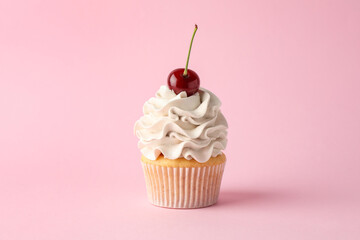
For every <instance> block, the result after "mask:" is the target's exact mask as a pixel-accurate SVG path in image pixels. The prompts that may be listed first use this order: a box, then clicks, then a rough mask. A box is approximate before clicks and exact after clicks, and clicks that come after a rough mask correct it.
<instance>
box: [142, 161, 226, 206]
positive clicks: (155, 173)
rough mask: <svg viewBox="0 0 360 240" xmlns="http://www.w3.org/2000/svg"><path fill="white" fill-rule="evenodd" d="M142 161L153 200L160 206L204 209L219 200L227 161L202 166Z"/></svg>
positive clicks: (148, 192)
mask: <svg viewBox="0 0 360 240" xmlns="http://www.w3.org/2000/svg"><path fill="white" fill-rule="evenodd" d="M141 164H142V167H143V170H144V174H145V181H146V189H147V194H148V198H149V201H150V202H151V203H152V204H154V205H156V206H159V207H167V208H201V207H207V206H210V205H213V204H215V203H216V201H217V199H218V196H219V191H220V185H221V179H222V175H223V172H224V167H225V162H223V163H221V164H217V165H212V166H201V167H166V166H159V165H155V164H149V163H145V162H141Z"/></svg>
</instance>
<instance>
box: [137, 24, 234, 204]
mask: <svg viewBox="0 0 360 240" xmlns="http://www.w3.org/2000/svg"><path fill="white" fill-rule="evenodd" d="M196 30H197V26H195V31H194V33H193V37H192V40H193V38H194V35H195V33H196ZM192 40H191V44H192ZM191 44H190V49H191ZM189 54H190V51H189ZM188 59H189V57H188ZM220 106H221V102H220V100H219V99H218V98H217V97H216V96H215V95H214V94H213V93H212V92H210V91H209V90H206V89H205V88H200V79H199V76H198V75H197V74H196V73H195V72H194V71H192V70H190V69H188V61H187V64H186V67H185V69H181V68H179V69H175V70H174V71H172V72H171V73H170V75H169V77H168V85H167V86H166V85H163V86H161V87H160V89H159V90H158V91H157V93H156V95H155V97H152V98H150V99H149V100H148V101H147V102H145V104H144V107H143V113H144V116H142V117H141V118H140V119H139V120H138V121H136V123H135V127H134V131H135V134H136V136H137V137H138V138H139V142H138V147H139V149H140V151H141V153H142V156H141V164H142V168H143V171H144V175H145V181H146V189H147V194H148V199H149V201H150V202H151V203H152V204H154V205H156V206H160V207H167V208H201V207H206V206H210V205H213V204H215V203H216V201H217V199H218V196H219V191H220V185H221V179H222V175H223V172H224V167H225V163H226V157H225V154H224V153H223V150H224V149H225V147H226V144H227V127H228V125H227V122H226V119H225V118H224V116H223V114H222V113H221V111H220Z"/></svg>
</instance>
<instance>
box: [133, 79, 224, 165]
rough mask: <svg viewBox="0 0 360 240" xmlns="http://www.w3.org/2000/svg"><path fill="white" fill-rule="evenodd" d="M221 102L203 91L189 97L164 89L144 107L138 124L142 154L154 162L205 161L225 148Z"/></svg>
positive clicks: (183, 93)
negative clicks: (168, 160)
mask: <svg viewBox="0 0 360 240" xmlns="http://www.w3.org/2000/svg"><path fill="white" fill-rule="evenodd" d="M220 106H221V102H220V100H219V99H218V98H217V97H216V96H215V95H214V94H213V93H212V92H210V91H208V90H206V89H204V88H200V89H199V91H198V92H197V93H196V94H194V95H192V96H189V97H187V95H186V92H181V93H179V94H177V95H176V94H175V93H174V92H173V91H172V90H170V89H169V88H168V87H167V86H165V85H164V86H161V87H160V89H159V90H158V91H157V93H156V96H155V97H152V98H150V99H149V100H148V101H147V102H145V104H144V108H143V112H144V116H142V117H141V118H140V119H139V120H138V121H136V123H135V128H134V131H135V134H136V136H137V137H138V138H139V139H140V140H139V143H138V147H139V148H140V150H141V153H142V154H143V155H144V156H145V157H147V158H148V159H151V160H156V159H157V157H158V156H159V155H160V154H163V155H164V157H165V158H168V159H177V158H181V157H183V158H186V159H188V160H190V159H195V160H196V161H198V162H201V163H202V162H206V161H208V160H209V159H210V157H216V156H217V155H219V154H221V151H222V150H223V149H225V147H226V143H227V137H226V136H227V127H228V125H227V122H226V119H225V118H224V116H223V114H222V113H221V111H220Z"/></svg>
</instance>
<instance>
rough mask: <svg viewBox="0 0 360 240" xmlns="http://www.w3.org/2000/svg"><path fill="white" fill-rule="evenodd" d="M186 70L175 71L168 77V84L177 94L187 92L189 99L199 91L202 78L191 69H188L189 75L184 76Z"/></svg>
mask: <svg viewBox="0 0 360 240" xmlns="http://www.w3.org/2000/svg"><path fill="white" fill-rule="evenodd" d="M184 70H185V69H184V68H178V69H175V70H173V71H172V72H171V73H170V74H169V76H168V80H167V84H168V86H169V88H170V90H174V92H175V93H176V94H179V93H181V92H182V91H185V92H186V94H187V96H188V97H189V96H191V95H193V94H195V93H196V92H197V91H198V90H199V87H200V78H199V76H198V75H197V74H196V72H194V71H193V70H191V69H187V75H186V76H184Z"/></svg>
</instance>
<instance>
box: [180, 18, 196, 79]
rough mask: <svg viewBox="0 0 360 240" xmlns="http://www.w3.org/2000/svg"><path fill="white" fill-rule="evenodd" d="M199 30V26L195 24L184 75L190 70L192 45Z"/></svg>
mask: <svg viewBox="0 0 360 240" xmlns="http://www.w3.org/2000/svg"><path fill="white" fill-rule="evenodd" d="M197 30H198V26H197V25H196V24H195V29H194V33H193V35H192V38H191V42H190V48H189V53H188V56H187V60H186V66H185V70H184V73H183V76H184V77H186V76H187V72H188V71H187V70H188V66H189V59H190V52H191V47H192V44H193V40H194V37H195V33H196V31H197Z"/></svg>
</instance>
